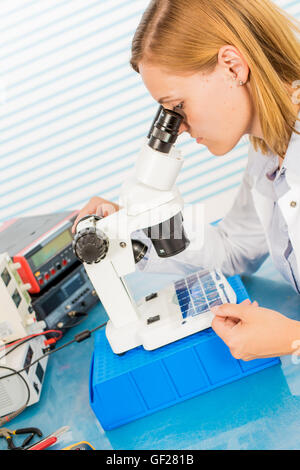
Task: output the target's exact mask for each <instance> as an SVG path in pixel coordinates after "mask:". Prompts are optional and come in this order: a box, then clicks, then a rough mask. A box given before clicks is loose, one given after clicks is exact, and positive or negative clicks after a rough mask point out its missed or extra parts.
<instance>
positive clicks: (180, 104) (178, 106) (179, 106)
mask: <svg viewBox="0 0 300 470" xmlns="http://www.w3.org/2000/svg"><path fill="white" fill-rule="evenodd" d="M177 109H178V110H180V109H183V103H179V104H178V105H177V106H174V108H173V110H174V111H176V110H177Z"/></svg>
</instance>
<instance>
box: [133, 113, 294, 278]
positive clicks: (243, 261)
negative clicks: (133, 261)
mask: <svg viewBox="0 0 300 470" xmlns="http://www.w3.org/2000/svg"><path fill="white" fill-rule="evenodd" d="M299 116H300V114H299ZM295 127H296V129H297V130H298V131H300V123H299V122H297V123H296V125H295ZM268 158H269V157H267V156H265V155H262V154H261V152H259V151H258V152H255V151H254V149H253V147H252V145H250V147H249V155H248V165H247V168H246V171H245V174H244V178H243V181H242V184H241V187H240V189H239V192H238V194H237V197H236V199H235V201H234V204H233V206H232V208H231V210H230V211H229V213H228V214H227V215H226V216H225V217H224V219H223V220H222V221H221V222H220V223H219V224H218V225H217V226H211V225H207V226H206V227H205V232H204V240H203V245H202V247H201V248H200V249H199V247H198V249H195V247H194V246H195V244H194V242H193V240H192V243H191V245H190V247H189V248H188V249H186V250H185V251H184V252H182V253H180V254H179V255H177V256H174V257H172V258H168V259H161V258H159V257H158V256H157V255H156V252H155V250H154V248H153V247H151V244H150V243H148V246H149V252H148V254H147V257H146V259H145V260H142V261H141V262H140V263H139V265H138V266H139V269H141V270H143V271H146V272H164V273H166V272H167V273H172V274H182V275H187V274H189V273H190V272H192V271H195V270H197V269H200V268H209V269H212V268H220V269H221V270H222V271H223V273H224V274H225V275H227V276H232V275H234V274H251V273H253V272H255V271H256V270H257V269H258V268H259V267H260V265H261V264H262V263H263V261H264V260H265V259H266V257H267V256H268V254H269V252H272V250H271V246H270V241H269V239H268V236H267V228H268V224H269V223H270V220H271V218H272V214H273V207H274V201H272V199H270V198H268V197H266V196H264V195H263V194H261V192H260V191H259V189H258V188H257V187H256V180H257V177H256V176H255V175H254V173H255V174H256V175H257V166H261V169H262V171H264V169H265V166H266V161H267V160H266V159H268ZM284 166H285V168H286V173H285V175H286V179H287V183H288V185H289V187H290V190H289V191H288V192H287V193H286V194H285V195H284V196H283V197H281V198H280V199H279V200H278V204H279V207H280V209H281V212H282V214H283V217H284V219H285V221H286V224H287V228H288V234H289V237H290V240H291V244H292V247H293V250H294V252H295V256H296V260H297V266H298V272H299V273H300V135H298V134H296V133H293V135H292V137H291V140H290V143H289V147H288V150H287V153H286V157H285V161H284ZM254 168H255V169H256V171H255V172H253V169H254ZM258 169H259V168H258ZM283 256H284V254H283Z"/></svg>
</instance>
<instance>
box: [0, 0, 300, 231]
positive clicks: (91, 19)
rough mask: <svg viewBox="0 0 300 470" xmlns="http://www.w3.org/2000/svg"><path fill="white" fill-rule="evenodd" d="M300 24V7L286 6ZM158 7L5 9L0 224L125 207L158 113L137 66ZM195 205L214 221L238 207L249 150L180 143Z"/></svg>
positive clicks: (143, 2)
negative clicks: (92, 202) (140, 30)
mask: <svg viewBox="0 0 300 470" xmlns="http://www.w3.org/2000/svg"><path fill="white" fill-rule="evenodd" d="M277 3H278V4H280V5H281V6H283V7H284V8H285V9H286V10H287V11H288V12H290V13H291V14H293V15H294V16H295V17H300V0H296V1H288V0H277ZM147 4H148V0H33V1H30V0H0V6H1V10H0V12H1V13H0V223H1V222H4V221H5V220H8V219H10V218H12V217H15V216H22V215H36V214H41V213H48V212H53V211H59V210H69V209H70V210H71V209H76V208H78V209H79V208H81V207H82V206H83V205H84V204H85V203H86V202H87V201H88V199H89V198H90V197H91V196H93V195H101V196H103V197H105V198H106V199H110V200H114V201H117V199H118V193H119V189H120V185H121V184H122V182H123V181H124V179H125V178H126V176H127V175H128V174H129V172H130V171H131V169H132V167H133V164H134V161H135V156H136V153H137V151H138V150H139V148H140V146H141V142H142V140H143V138H144V137H145V135H146V133H147V131H148V129H149V126H150V124H151V122H152V119H153V117H154V113H155V112H156V110H157V104H156V103H155V102H154V101H153V99H152V98H151V96H150V95H149V94H148V93H147V91H146V89H145V87H144V85H143V83H142V82H141V79H140V77H139V75H138V74H136V73H135V72H133V71H132V70H131V68H130V67H129V64H128V60H129V57H130V44H131V39H132V35H133V33H134V30H135V28H136V26H137V24H138V22H139V19H140V16H141V14H142V12H143V11H144V9H145V8H146V6H147ZM179 146H180V147H181V149H182V151H183V153H184V155H185V160H186V161H185V166H184V169H183V171H182V172H181V174H180V177H179V184H180V189H181V192H182V194H183V196H184V198H185V201H186V202H188V203H195V202H200V201H205V202H206V204H207V208H208V210H207V214H208V216H209V219H210V220H215V219H218V218H220V217H222V216H223V215H224V213H225V212H226V211H227V209H228V208H229V206H230V205H231V203H232V200H233V197H234V195H235V194H236V191H237V187H238V185H239V183H240V181H241V177H242V173H243V170H244V168H245V165H246V159H247V146H248V142H247V140H246V139H243V140H242V141H241V142H240V143H239V145H238V146H237V147H236V148H235V149H234V150H233V151H232V152H231V153H230V155H228V156H226V157H222V158H216V157H213V156H211V155H210V154H209V152H208V151H207V150H206V149H205V148H203V147H200V146H198V145H197V144H195V143H194V142H192V140H191V139H189V138H188V136H184V135H183V136H182V137H181V138H180V141H179Z"/></svg>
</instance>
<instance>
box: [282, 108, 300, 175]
mask: <svg viewBox="0 0 300 470" xmlns="http://www.w3.org/2000/svg"><path fill="white" fill-rule="evenodd" d="M298 118H300V112H299V114H298ZM295 129H296V130H297V131H298V132H300V122H299V121H296V124H295ZM283 166H284V168H285V169H286V178H287V180H288V181H289V180H292V181H295V180H297V181H298V182H299V181H300V135H298V134H296V132H293V134H292V137H291V140H290V142H289V145H288V149H287V152H286V155H285V158H284V162H283Z"/></svg>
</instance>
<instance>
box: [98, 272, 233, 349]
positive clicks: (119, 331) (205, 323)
mask: <svg viewBox="0 0 300 470" xmlns="http://www.w3.org/2000/svg"><path fill="white" fill-rule="evenodd" d="M236 300H237V297H236V294H235V292H234V290H233V288H232V287H231V285H230V284H229V283H228V281H227V279H226V278H225V276H224V275H223V274H222V273H221V272H220V271H218V270H214V271H207V270H200V271H198V272H195V273H193V274H191V275H190V276H188V277H186V278H184V279H181V280H180V281H177V282H176V283H173V284H171V285H169V286H167V287H165V288H164V289H161V290H159V291H158V292H155V293H153V294H151V295H149V296H147V297H145V298H142V299H141V300H140V301H139V302H137V304H136V314H137V320H136V321H133V322H130V323H128V324H127V325H124V326H122V327H119V328H116V327H115V326H114V325H113V323H112V322H111V321H109V322H108V324H107V328H106V336H107V339H108V341H109V343H110V345H111V348H112V350H113V352H114V353H116V354H122V353H124V352H126V351H129V350H130V349H134V348H136V347H137V346H143V347H144V349H146V350H147V351H152V350H154V349H157V348H161V347H162V346H165V345H167V344H170V343H173V342H174V341H178V340H180V339H182V338H186V337H187V336H190V335H193V334H195V333H198V332H199V331H202V330H206V329H207V328H209V327H210V326H211V323H212V320H213V318H214V315H213V314H212V313H211V311H210V307H211V306H214V305H220V304H222V303H226V302H229V303H236Z"/></svg>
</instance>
